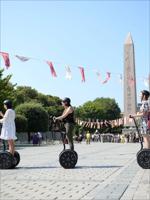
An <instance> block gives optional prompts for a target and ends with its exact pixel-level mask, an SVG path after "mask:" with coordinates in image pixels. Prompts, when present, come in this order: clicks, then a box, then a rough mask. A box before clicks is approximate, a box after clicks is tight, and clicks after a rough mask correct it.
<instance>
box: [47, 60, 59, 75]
mask: <svg viewBox="0 0 150 200" xmlns="http://www.w3.org/2000/svg"><path fill="white" fill-rule="evenodd" d="M46 62H47V64H48V65H49V67H50V70H51V74H52V76H53V77H57V74H56V72H55V69H54V66H53V63H52V62H50V61H46Z"/></svg>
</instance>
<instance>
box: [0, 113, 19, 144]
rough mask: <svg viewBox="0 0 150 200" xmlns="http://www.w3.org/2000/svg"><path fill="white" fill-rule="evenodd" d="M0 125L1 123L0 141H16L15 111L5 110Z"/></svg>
mask: <svg viewBox="0 0 150 200" xmlns="http://www.w3.org/2000/svg"><path fill="white" fill-rule="evenodd" d="M0 123H2V130H1V135H0V138H1V139H2V140H11V139H13V140H16V139H17V137H16V126H15V111H14V110H12V109H7V110H6V112H5V115H4V117H3V119H0Z"/></svg>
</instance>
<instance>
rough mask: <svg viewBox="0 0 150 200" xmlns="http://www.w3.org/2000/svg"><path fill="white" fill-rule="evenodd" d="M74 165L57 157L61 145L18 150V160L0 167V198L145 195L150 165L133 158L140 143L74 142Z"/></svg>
mask: <svg viewBox="0 0 150 200" xmlns="http://www.w3.org/2000/svg"><path fill="white" fill-rule="evenodd" d="M75 147H76V151H77V152H78V155H79V160H78V163H77V166H76V168H75V169H63V168H61V167H60V165H59V162H58V155H59V152H60V151H61V149H62V146H61V145H53V146H52V145H51V146H47V147H25V148H22V149H21V148H20V149H18V151H19V153H20V155H21V162H20V164H19V165H18V168H16V169H14V170H1V172H0V179H1V180H0V199H1V200H52V199H53V200H54V199H55V200H56V199H57V200H62V199H64V200H70V199H73V200H79V199H81V200H91V199H94V200H96V199H97V200H106V199H110V200H118V199H120V200H132V199H134V200H150V170H143V169H141V168H140V167H139V166H138V165H137V163H136V160H135V157H136V152H137V151H138V150H139V147H140V146H139V144H114V143H92V144H90V145H86V144H84V143H83V144H76V146H75Z"/></svg>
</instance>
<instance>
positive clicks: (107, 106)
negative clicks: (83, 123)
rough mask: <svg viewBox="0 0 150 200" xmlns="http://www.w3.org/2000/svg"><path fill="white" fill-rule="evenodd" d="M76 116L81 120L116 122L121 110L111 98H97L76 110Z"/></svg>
mask: <svg viewBox="0 0 150 200" xmlns="http://www.w3.org/2000/svg"><path fill="white" fill-rule="evenodd" d="M76 116H77V117H80V118H81V119H88V118H90V119H101V120H114V119H117V118H119V117H120V108H119V106H118V104H117V103H116V101H115V100H114V99H111V98H96V99H95V100H94V101H88V102H86V103H85V104H84V105H83V106H79V107H78V108H77V109H76Z"/></svg>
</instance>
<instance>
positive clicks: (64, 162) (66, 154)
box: [59, 149, 78, 169]
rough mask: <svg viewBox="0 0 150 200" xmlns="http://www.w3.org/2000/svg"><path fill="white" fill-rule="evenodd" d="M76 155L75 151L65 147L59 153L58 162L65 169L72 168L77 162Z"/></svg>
mask: <svg viewBox="0 0 150 200" xmlns="http://www.w3.org/2000/svg"><path fill="white" fill-rule="evenodd" d="M77 160H78V156H77V153H76V152H75V151H72V150H70V149H66V150H64V151H62V152H61V153H60V155H59V163H60V165H61V166H62V167H63V168H65V169H72V168H74V167H75V165H76V164H77Z"/></svg>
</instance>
